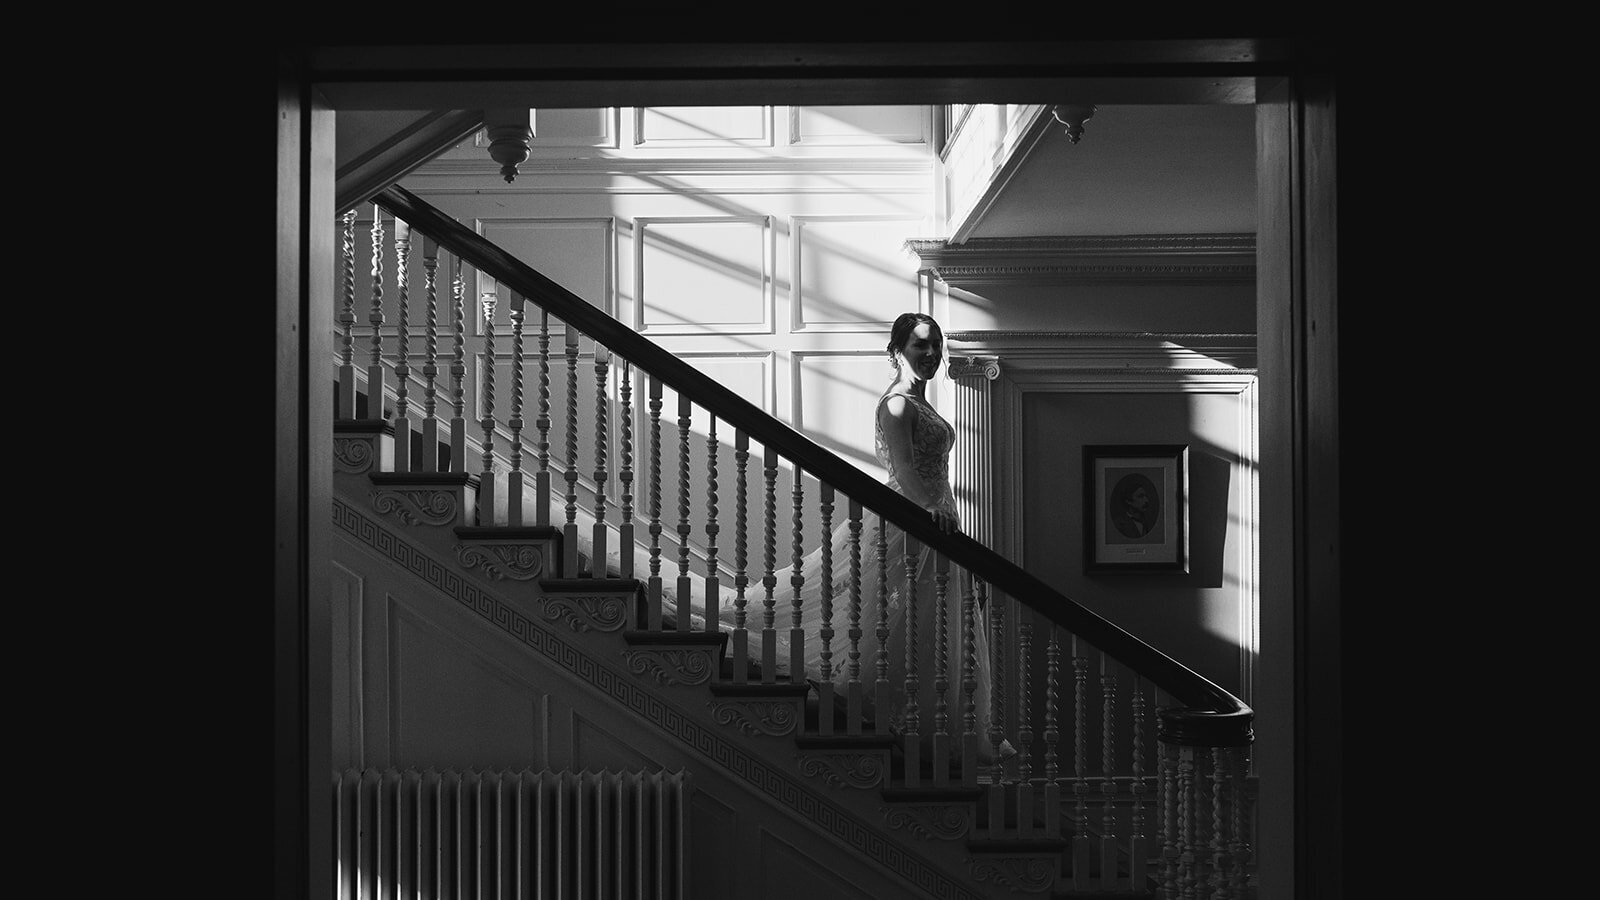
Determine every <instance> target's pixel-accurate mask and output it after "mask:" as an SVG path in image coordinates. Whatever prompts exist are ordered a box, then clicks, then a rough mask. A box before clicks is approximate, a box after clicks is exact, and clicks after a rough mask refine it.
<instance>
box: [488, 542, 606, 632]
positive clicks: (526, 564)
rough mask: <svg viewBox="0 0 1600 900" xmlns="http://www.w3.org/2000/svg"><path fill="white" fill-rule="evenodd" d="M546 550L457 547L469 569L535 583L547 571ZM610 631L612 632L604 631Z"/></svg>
mask: <svg viewBox="0 0 1600 900" xmlns="http://www.w3.org/2000/svg"><path fill="white" fill-rule="evenodd" d="M544 560H545V551H544V550H543V549H542V545H541V544H526V543H511V542H507V543H503V544H457V545H456V561H457V562H459V563H461V565H462V566H463V567H465V568H468V569H471V568H477V567H481V568H482V569H483V571H484V574H486V575H488V576H489V577H490V578H493V579H496V580H498V579H501V578H510V579H512V580H514V581H531V580H533V579H535V578H538V577H539V576H540V575H541V574H543V572H544ZM602 630H605V631H610V630H611V629H609V628H608V629H602Z"/></svg>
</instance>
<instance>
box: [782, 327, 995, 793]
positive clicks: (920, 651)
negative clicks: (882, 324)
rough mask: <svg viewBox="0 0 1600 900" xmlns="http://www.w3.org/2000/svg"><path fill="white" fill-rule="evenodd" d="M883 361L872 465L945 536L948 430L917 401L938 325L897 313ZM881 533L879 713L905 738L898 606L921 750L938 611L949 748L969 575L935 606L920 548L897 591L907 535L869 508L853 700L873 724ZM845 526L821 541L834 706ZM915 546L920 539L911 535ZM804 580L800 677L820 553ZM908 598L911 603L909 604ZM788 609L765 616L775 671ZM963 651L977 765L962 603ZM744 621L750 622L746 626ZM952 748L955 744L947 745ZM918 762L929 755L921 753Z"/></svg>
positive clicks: (813, 667)
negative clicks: (771, 625)
mask: <svg viewBox="0 0 1600 900" xmlns="http://www.w3.org/2000/svg"><path fill="white" fill-rule="evenodd" d="M887 349H888V355H889V363H890V365H891V366H893V368H894V378H893V380H892V381H891V382H890V384H889V387H888V389H887V390H886V391H884V393H883V395H882V396H881V397H880V398H879V399H878V403H877V407H876V412H875V414H874V427H873V438H874V440H873V444H874V449H875V451H876V454H877V457H878V462H879V464H881V465H882V466H884V467H885V468H886V469H887V470H888V473H889V478H888V485H889V486H890V487H891V488H894V489H895V490H896V491H898V492H899V493H900V494H902V495H904V496H905V497H907V498H908V499H910V500H911V501H912V502H914V503H916V504H917V505H918V506H920V507H922V508H923V509H924V510H925V511H926V512H927V514H928V516H929V517H931V519H932V520H933V522H934V524H935V526H936V527H937V528H938V529H939V530H941V531H943V532H945V533H952V532H955V531H957V530H959V528H960V526H961V519H960V515H959V514H958V512H957V510H956V502H955V495H954V493H953V492H952V490H951V486H950V472H949V459H950V450H951V447H952V446H954V444H955V429H954V428H952V427H951V425H950V423H948V422H946V421H945V420H944V418H943V417H942V416H940V415H939V413H938V411H937V410H935V409H934V408H933V406H932V405H931V404H930V403H929V402H928V398H927V388H928V381H929V380H930V379H932V378H933V377H934V376H935V375H936V374H937V373H938V371H939V365H940V363H941V362H942V361H943V359H944V333H943V331H942V330H941V329H940V327H939V323H938V322H936V321H934V319H933V318H932V317H931V316H928V315H924V314H922V313H903V314H901V315H900V316H899V317H898V318H897V319H895V322H894V325H893V327H892V328H891V330H890V332H889V343H888V348H887ZM880 524H881V525H883V526H885V527H884V528H883V532H884V535H883V536H884V538H885V542H886V545H887V547H886V550H887V552H886V553H885V554H884V556H883V561H884V566H885V570H886V574H887V576H888V577H887V579H884V580H886V581H887V591H886V592H885V593H887V599H888V603H887V616H886V618H887V625H888V640H887V642H886V643H885V646H884V648H883V649H886V650H887V654H886V658H887V673H886V674H887V680H888V684H889V694H888V698H887V700H888V703H887V706H888V708H887V710H886V712H887V719H888V723H889V727H890V728H891V730H892V731H894V732H895V733H899V734H906V733H908V732H909V731H910V730H911V722H909V721H908V718H909V714H910V713H911V712H912V711H913V706H912V704H911V703H910V700H911V698H910V696H908V692H907V684H906V681H907V675H908V673H909V672H908V668H907V660H906V644H907V633H906V631H907V627H906V626H907V624H908V623H907V613H908V612H911V613H913V614H914V616H915V625H916V629H915V632H916V637H915V640H916V657H915V659H916V667H915V673H916V677H917V690H916V694H915V698H916V704H915V707H914V711H915V713H916V718H917V722H916V730H917V731H918V732H919V733H920V734H921V735H922V739H921V741H920V743H922V744H924V745H931V740H932V734H933V732H934V730H935V726H936V723H935V718H934V717H935V714H936V713H937V712H938V710H939V706H938V700H939V692H938V690H937V687H938V685H937V669H936V665H937V658H936V657H937V654H938V646H937V644H938V637H939V634H940V631H939V627H938V620H939V617H940V616H944V617H945V628H946V632H945V633H946V634H947V639H946V643H945V647H944V651H945V652H944V659H945V662H946V669H945V673H946V674H945V679H944V680H945V681H946V682H947V684H946V692H945V695H944V701H945V703H944V707H943V709H944V711H945V714H946V720H945V726H944V731H945V733H947V734H949V735H951V746H952V747H959V746H960V735H961V734H962V733H963V731H965V730H966V729H965V714H966V709H967V707H966V699H967V698H966V693H965V691H964V688H963V684H962V681H963V677H962V667H963V660H964V658H965V652H964V643H965V642H964V641H963V632H962V611H963V605H964V604H963V599H964V595H965V594H967V593H968V592H969V591H971V577H970V575H968V574H967V572H966V571H965V570H964V569H961V568H960V567H958V566H956V565H954V564H952V565H950V566H949V573H948V574H949V578H948V580H947V582H946V583H945V585H944V596H943V602H942V603H941V602H940V596H939V580H938V574H939V573H938V572H937V570H936V565H935V559H934V553H933V551H932V550H931V549H929V548H927V547H926V546H921V547H920V549H919V551H918V559H917V564H916V569H915V578H914V579H912V581H911V583H912V584H913V585H914V587H915V592H914V594H913V593H912V592H910V591H908V590H907V587H908V583H907V581H908V579H907V574H906V549H907V548H906V534H905V532H904V531H902V530H901V529H899V528H898V527H896V526H895V525H894V524H893V523H885V522H882V521H881V520H880V518H879V517H878V516H877V515H876V514H875V513H873V512H872V511H870V510H863V512H862V528H861V532H860V548H859V552H860V561H861V566H860V568H861V588H860V597H861V610H860V628H861V632H862V634H861V640H860V644H859V653H860V655H859V659H858V662H859V676H858V677H859V679H860V684H861V690H862V692H863V695H864V709H865V715H866V720H867V722H868V723H871V722H872V721H873V720H874V715H875V709H876V704H875V702H874V696H873V695H874V683H875V682H876V681H877V679H878V672H879V666H880V663H879V651H880V646H879V642H878V637H877V632H878V628H879V624H880V623H879V618H878V606H879V602H878V601H879V589H880V578H879V574H878V567H879V559H878V544H877V541H878V534H879V528H880ZM849 538H850V531H849V528H848V523H845V524H843V525H840V526H839V527H837V528H835V529H834V531H833V534H832V540H831V542H830V543H831V545H832V546H831V547H830V548H829V549H830V551H831V553H830V561H831V563H832V565H831V569H832V572H831V575H832V578H831V579H830V581H831V587H832V596H831V598H829V603H828V605H829V607H831V610H830V611H831V616H828V617H827V618H828V619H829V620H830V621H831V630H832V635H831V640H830V641H829V642H828V643H829V647H828V650H829V654H828V655H829V657H830V660H829V663H830V664H829V669H830V670H831V671H830V672H829V674H828V676H827V678H828V680H831V681H832V683H833V684H834V685H835V696H836V697H837V698H838V699H837V700H836V701H835V704H836V707H837V708H839V709H843V708H844V706H845V703H846V698H847V697H848V696H849V693H848V691H849V683H850V677H851V662H852V661H851V660H850V654H849V653H848V650H849V637H848V630H849V628H850V621H849V613H850V610H849V603H850V582H849V569H850V562H849V561H850V556H849V553H850V545H849ZM918 543H919V545H920V542H918ZM801 572H802V575H803V577H804V582H803V588H802V590H801V596H800V611H801V628H802V632H803V634H804V642H805V665H806V673H805V674H806V676H807V677H808V678H810V679H811V680H813V681H821V680H822V679H823V677H824V676H823V674H822V672H823V665H822V664H823V650H824V642H823V640H822V635H821V632H822V627H823V622H824V618H825V616H824V609H823V592H822V590H821V587H820V585H821V578H822V549H821V548H819V549H818V550H816V551H814V552H812V553H811V554H810V556H808V557H806V558H805V559H804V560H803V561H802V568H801ZM913 597H914V600H913V599H912V598H913ZM792 609H793V606H792V603H791V602H783V601H780V602H779V604H778V616H777V621H776V623H775V624H776V626H777V628H776V630H777V633H778V634H777V639H778V644H779V648H778V657H777V658H778V660H779V671H783V670H784V669H785V668H786V665H785V664H786V662H787V660H788V658H789V648H788V637H789V630H788V629H787V628H785V627H784V626H785V625H786V624H788V620H789V616H788V615H786V614H787V613H791V611H792ZM973 615H974V625H973V650H974V654H975V657H976V660H975V665H974V671H973V673H972V674H973V675H974V676H975V681H976V686H975V690H974V692H973V694H972V700H973V704H974V707H975V713H976V732H977V735H978V747H979V754H980V760H981V761H982V762H984V763H987V762H989V761H990V760H991V757H992V748H991V746H990V744H989V737H988V728H989V681H990V672H989V646H988V644H989V642H988V623H987V616H986V612H985V610H983V609H980V608H978V605H977V603H976V602H974V603H973ZM752 624H754V623H752ZM957 752H958V751H957ZM1011 752H1014V751H1012V750H1011V747H1010V745H1009V744H1008V743H1007V744H1003V745H1002V747H1001V753H1002V755H1004V756H1009V755H1010V753H1011ZM923 756H924V758H929V757H928V755H927V752H926V751H925V752H924V754H923Z"/></svg>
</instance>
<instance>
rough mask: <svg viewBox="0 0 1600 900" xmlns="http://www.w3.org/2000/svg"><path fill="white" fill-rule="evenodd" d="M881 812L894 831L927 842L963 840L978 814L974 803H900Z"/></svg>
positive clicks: (886, 807)
mask: <svg viewBox="0 0 1600 900" xmlns="http://www.w3.org/2000/svg"><path fill="white" fill-rule="evenodd" d="M880 809H882V810H883V821H884V824H886V825H888V826H889V828H890V829H891V830H899V829H902V828H903V829H905V830H906V831H909V832H911V834H912V835H913V836H914V837H917V838H921V839H922V840H925V841H931V840H954V839H956V838H959V837H961V836H962V835H964V834H966V833H967V831H968V829H969V828H970V827H971V825H972V816H973V814H974V811H973V808H972V804H970V803H897V804H895V805H894V806H884V807H880Z"/></svg>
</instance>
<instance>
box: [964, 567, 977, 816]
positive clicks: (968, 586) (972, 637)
mask: <svg viewBox="0 0 1600 900" xmlns="http://www.w3.org/2000/svg"><path fill="white" fill-rule="evenodd" d="M963 585H964V589H963V590H962V592H961V786H962V787H969V788H970V787H977V785H978V740H979V738H978V698H977V694H978V638H977V631H978V623H977V614H978V613H977V608H976V605H975V600H974V598H973V593H972V592H973V589H974V586H973V578H972V576H971V573H970V572H969V573H968V575H967V577H966V578H965V579H963Z"/></svg>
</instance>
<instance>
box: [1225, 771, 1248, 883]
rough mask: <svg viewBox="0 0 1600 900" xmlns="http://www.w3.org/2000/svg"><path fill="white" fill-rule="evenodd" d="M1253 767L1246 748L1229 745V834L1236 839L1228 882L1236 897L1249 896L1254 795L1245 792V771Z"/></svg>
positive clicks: (1231, 849)
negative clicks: (1248, 836)
mask: <svg viewBox="0 0 1600 900" xmlns="http://www.w3.org/2000/svg"><path fill="white" fill-rule="evenodd" d="M1248 768H1249V753H1248V752H1247V751H1246V750H1245V749H1244V748H1242V747H1229V748H1228V777H1229V780H1230V782H1231V784H1232V788H1231V790H1230V791H1229V794H1228V796H1229V799H1230V800H1231V801H1232V808H1233V809H1232V812H1233V815H1232V825H1231V827H1230V828H1229V833H1230V834H1231V835H1232V837H1233V842H1232V843H1231V844H1230V845H1229V848H1228V849H1229V854H1228V857H1229V862H1230V863H1231V870H1230V872H1229V873H1228V876H1229V877H1228V885H1229V887H1230V888H1231V889H1232V891H1233V896H1234V897H1244V896H1245V879H1246V876H1247V867H1248V865H1249V862H1250V842H1249V841H1248V840H1246V839H1245V836H1246V835H1248V834H1249V833H1250V832H1249V831H1248V828H1249V823H1250V819H1249V810H1250V798H1249V797H1247V796H1246V795H1245V783H1244V779H1245V772H1246V770H1247V769H1248Z"/></svg>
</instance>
